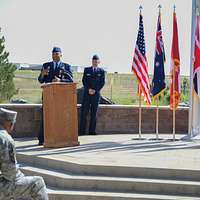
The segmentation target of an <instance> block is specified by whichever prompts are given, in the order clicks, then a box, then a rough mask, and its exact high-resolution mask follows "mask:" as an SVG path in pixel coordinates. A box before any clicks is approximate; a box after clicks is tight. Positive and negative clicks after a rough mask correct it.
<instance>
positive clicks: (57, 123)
mask: <svg viewBox="0 0 200 200" xmlns="http://www.w3.org/2000/svg"><path fill="white" fill-rule="evenodd" d="M43 112H44V137H45V138H44V139H45V140H44V141H45V143H44V146H45V147H50V148H51V147H55V148H56V147H66V146H75V145H78V144H79V142H78V119H77V94H76V84H75V83H51V84H47V85H44V86H43Z"/></svg>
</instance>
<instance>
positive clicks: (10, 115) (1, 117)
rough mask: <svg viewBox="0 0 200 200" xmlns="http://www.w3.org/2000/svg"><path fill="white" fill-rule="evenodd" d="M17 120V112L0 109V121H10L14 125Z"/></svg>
mask: <svg viewBox="0 0 200 200" xmlns="http://www.w3.org/2000/svg"><path fill="white" fill-rule="evenodd" d="M16 119H17V112H15V111H12V110H7V109H4V108H0V121H10V122H12V123H15V122H16Z"/></svg>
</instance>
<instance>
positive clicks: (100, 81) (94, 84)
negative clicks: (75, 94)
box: [79, 55, 105, 135]
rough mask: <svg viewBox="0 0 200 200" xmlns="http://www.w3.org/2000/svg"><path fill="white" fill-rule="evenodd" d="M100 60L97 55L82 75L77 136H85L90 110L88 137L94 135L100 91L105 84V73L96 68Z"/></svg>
mask: <svg viewBox="0 0 200 200" xmlns="http://www.w3.org/2000/svg"><path fill="white" fill-rule="evenodd" d="M99 64H100V59H99V57H98V56H97V55H94V56H93V58H92V66H91V67H87V68H85V70H84V74H83V79H82V82H83V86H84V94H83V102H82V107H81V121H80V130H79V135H85V134H86V124H87V114H88V112H89V110H90V125H89V135H96V115H97V110H98V106H99V100H100V90H101V89H102V88H103V86H104V84H105V72H104V70H103V69H102V68H100V67H98V66H99Z"/></svg>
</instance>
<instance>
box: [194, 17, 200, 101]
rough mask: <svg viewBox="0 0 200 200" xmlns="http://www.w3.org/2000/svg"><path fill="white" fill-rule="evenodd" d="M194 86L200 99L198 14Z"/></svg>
mask: <svg viewBox="0 0 200 200" xmlns="http://www.w3.org/2000/svg"><path fill="white" fill-rule="evenodd" d="M193 86H194V91H195V93H196V94H197V96H198V98H199V99H200V17H199V15H197V21H196V34H195V49H194V64H193Z"/></svg>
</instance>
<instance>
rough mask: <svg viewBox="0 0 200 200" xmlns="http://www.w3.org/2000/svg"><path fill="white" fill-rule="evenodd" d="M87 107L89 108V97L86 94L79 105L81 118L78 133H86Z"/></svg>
mask: <svg viewBox="0 0 200 200" xmlns="http://www.w3.org/2000/svg"><path fill="white" fill-rule="evenodd" d="M89 109H90V98H89V97H87V96H84V97H83V103H82V105H81V119H80V129H79V135H85V134H86V125H87V115H88V112H89Z"/></svg>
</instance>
